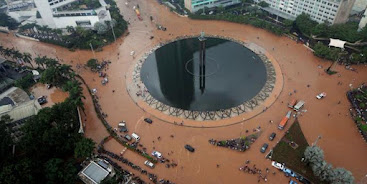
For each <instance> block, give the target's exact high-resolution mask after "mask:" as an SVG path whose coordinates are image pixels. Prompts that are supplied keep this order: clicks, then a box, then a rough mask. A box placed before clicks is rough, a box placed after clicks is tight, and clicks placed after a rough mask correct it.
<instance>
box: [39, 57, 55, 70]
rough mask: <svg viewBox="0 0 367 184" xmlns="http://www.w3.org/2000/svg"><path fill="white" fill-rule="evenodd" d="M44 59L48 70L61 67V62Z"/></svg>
mask: <svg viewBox="0 0 367 184" xmlns="http://www.w3.org/2000/svg"><path fill="white" fill-rule="evenodd" d="M42 59H44V60H45V61H44V63H45V65H46V67H47V68H49V67H55V66H57V65H59V62H58V61H56V60H55V59H52V58H47V57H46V56H43V57H42Z"/></svg>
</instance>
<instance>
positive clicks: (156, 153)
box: [152, 151, 162, 158]
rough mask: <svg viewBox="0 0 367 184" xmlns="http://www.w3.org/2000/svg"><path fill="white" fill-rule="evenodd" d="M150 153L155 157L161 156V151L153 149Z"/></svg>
mask: <svg viewBox="0 0 367 184" xmlns="http://www.w3.org/2000/svg"><path fill="white" fill-rule="evenodd" d="M152 155H153V156H155V157H157V158H162V153H159V152H158V151H153V152H152Z"/></svg>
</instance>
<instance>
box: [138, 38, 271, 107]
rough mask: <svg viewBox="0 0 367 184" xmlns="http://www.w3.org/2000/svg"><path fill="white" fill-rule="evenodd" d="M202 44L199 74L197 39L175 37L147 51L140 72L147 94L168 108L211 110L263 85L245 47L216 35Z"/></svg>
mask: <svg viewBox="0 0 367 184" xmlns="http://www.w3.org/2000/svg"><path fill="white" fill-rule="evenodd" d="M205 45H206V62H205V63H206V65H205V74H200V41H199V40H198V38H189V39H183V40H179V41H175V42H172V43H169V44H167V45H165V46H163V47H161V48H159V49H157V50H156V51H155V52H154V53H152V54H150V55H149V56H148V58H147V59H146V61H145V62H144V64H143V66H142V69H141V74H140V75H141V79H142V81H143V82H144V84H145V86H146V87H147V89H148V90H149V92H150V94H151V95H152V96H153V97H154V98H155V99H157V100H159V101H160V102H162V103H164V104H167V105H169V106H172V107H177V108H180V109H185V110H197V111H215V110H220V109H228V108H231V107H235V106H238V105H240V104H242V103H244V102H245V101H247V100H250V99H251V98H253V97H254V96H256V94H257V93H258V92H259V91H260V90H261V89H262V88H263V86H264V84H265V82H266V77H267V76H266V68H265V65H264V63H263V61H262V60H261V59H260V58H259V56H257V55H256V54H255V53H253V52H252V51H251V50H249V49H248V48H246V47H244V46H243V45H241V44H238V43H235V42H232V41H229V40H224V39H219V38H207V40H206V42H205ZM200 81H205V85H204V82H201V83H200Z"/></svg>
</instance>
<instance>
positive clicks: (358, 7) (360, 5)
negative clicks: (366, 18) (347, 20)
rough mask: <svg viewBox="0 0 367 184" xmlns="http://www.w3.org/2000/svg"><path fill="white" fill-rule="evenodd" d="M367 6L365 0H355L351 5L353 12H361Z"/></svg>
mask: <svg viewBox="0 0 367 184" xmlns="http://www.w3.org/2000/svg"><path fill="white" fill-rule="evenodd" d="M366 7H367V1H366V0H356V2H355V3H354V6H353V9H352V10H353V11H354V12H361V11H364V10H365V9H366Z"/></svg>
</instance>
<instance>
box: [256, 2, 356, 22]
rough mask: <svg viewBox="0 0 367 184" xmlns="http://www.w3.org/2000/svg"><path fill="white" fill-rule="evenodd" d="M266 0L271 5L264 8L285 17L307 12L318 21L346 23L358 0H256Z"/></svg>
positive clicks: (288, 17)
mask: <svg viewBox="0 0 367 184" xmlns="http://www.w3.org/2000/svg"><path fill="white" fill-rule="evenodd" d="M261 1H264V2H266V3H268V4H269V7H266V8H263V9H264V10H266V11H268V12H270V13H271V14H275V15H277V16H279V17H282V18H285V19H291V20H294V19H295V18H296V17H297V16H298V15H300V14H302V13H306V14H308V15H310V17H311V19H312V20H315V21H317V22H318V23H324V22H328V23H330V24H339V23H345V22H347V21H348V17H349V14H350V12H351V10H352V7H353V5H354V2H355V1H356V0H255V2H257V3H258V2H261Z"/></svg>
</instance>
